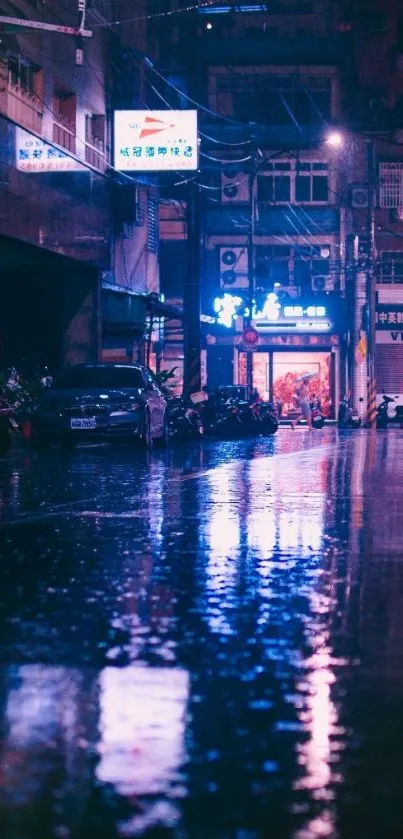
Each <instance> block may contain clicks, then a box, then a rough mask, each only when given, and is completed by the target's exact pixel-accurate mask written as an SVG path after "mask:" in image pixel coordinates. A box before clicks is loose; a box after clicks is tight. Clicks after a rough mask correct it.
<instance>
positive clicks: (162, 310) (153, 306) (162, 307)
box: [146, 295, 184, 320]
mask: <svg viewBox="0 0 403 839" xmlns="http://www.w3.org/2000/svg"><path fill="white" fill-rule="evenodd" d="M146 299H147V311H148V313H149V314H150V315H155V317H159V318H165V319H166V320H183V317H184V315H183V309H182V307H179V306H173V305H171V304H170V303H165V302H163V301H162V300H159V298H158V297H156V296H154V295H151V296H150V297H147V298H146Z"/></svg>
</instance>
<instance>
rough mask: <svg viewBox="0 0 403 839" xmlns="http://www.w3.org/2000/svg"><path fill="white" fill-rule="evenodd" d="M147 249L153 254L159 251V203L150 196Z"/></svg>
mask: <svg viewBox="0 0 403 839" xmlns="http://www.w3.org/2000/svg"><path fill="white" fill-rule="evenodd" d="M147 222H148V229H147V249H148V250H149V251H150V252H151V253H157V250H158V201H157V199H156V198H153V196H151V195H149V196H148V208H147Z"/></svg>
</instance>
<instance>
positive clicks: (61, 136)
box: [53, 114, 76, 154]
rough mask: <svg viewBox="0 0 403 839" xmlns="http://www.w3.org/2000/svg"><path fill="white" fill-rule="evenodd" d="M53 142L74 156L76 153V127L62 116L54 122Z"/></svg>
mask: <svg viewBox="0 0 403 839" xmlns="http://www.w3.org/2000/svg"><path fill="white" fill-rule="evenodd" d="M53 142H54V143H57V144H58V145H59V146H63V148H64V149H66V150H67V151H71V152H72V153H73V154H75V153H76V133H75V126H74V125H73V123H71V122H69V121H68V120H66V119H64V118H63V117H62V116H61V115H60V114H58V115H57V117H56V119H54V120H53Z"/></svg>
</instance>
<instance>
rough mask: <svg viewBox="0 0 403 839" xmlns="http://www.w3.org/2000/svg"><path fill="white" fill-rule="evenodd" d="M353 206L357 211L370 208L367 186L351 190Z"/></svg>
mask: <svg viewBox="0 0 403 839" xmlns="http://www.w3.org/2000/svg"><path fill="white" fill-rule="evenodd" d="M351 206H352V207H354V208H355V209H356V210H360V209H365V208H366V207H368V189H367V187H365V186H353V187H352V189H351Z"/></svg>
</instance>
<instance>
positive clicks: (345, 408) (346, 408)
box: [337, 396, 361, 428]
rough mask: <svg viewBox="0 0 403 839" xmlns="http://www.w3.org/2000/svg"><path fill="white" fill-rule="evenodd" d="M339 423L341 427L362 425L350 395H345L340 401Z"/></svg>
mask: <svg viewBox="0 0 403 839" xmlns="http://www.w3.org/2000/svg"><path fill="white" fill-rule="evenodd" d="M337 425H338V427H339V428H359V427H360V425H361V420H360V418H359V416H358V413H357V411H354V410H353V409H352V407H351V405H350V402H349V398H348V396H344V397H343V399H342V401H341V402H340V405H339V412H338V415H337Z"/></svg>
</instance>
